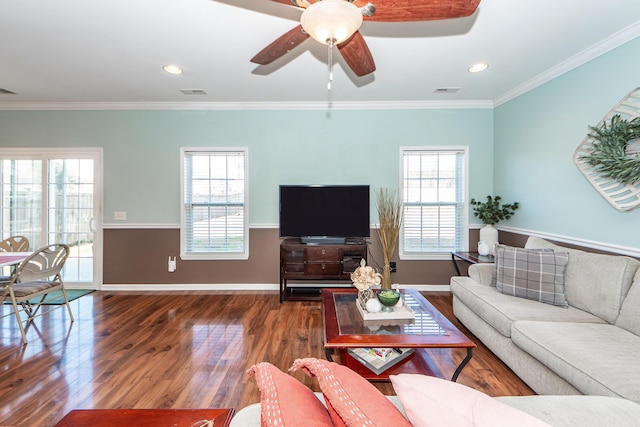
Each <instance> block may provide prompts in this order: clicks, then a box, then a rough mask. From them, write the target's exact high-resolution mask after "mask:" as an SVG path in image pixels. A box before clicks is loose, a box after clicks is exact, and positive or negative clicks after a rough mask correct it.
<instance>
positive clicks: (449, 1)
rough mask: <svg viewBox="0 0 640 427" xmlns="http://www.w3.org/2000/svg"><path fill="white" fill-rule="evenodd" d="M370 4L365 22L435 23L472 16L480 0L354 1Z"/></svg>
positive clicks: (357, 3) (362, 4)
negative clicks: (370, 9)
mask: <svg viewBox="0 0 640 427" xmlns="http://www.w3.org/2000/svg"><path fill="white" fill-rule="evenodd" d="M276 1H278V0H276ZM367 3H372V4H374V5H375V7H376V12H375V13H374V14H373V16H365V17H364V19H365V20H367V21H382V22H407V21H435V20H438V19H450V18H462V17H465V16H469V15H472V14H473V12H475V11H476V9H477V8H478V4H480V0H355V1H354V4H355V5H356V6H358V7H363V6H365V5H366V4H367Z"/></svg>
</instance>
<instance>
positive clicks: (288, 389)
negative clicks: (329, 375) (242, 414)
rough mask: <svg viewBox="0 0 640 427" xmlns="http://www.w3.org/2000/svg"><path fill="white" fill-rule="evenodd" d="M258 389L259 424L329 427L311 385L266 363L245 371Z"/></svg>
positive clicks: (321, 405) (326, 417)
mask: <svg viewBox="0 0 640 427" xmlns="http://www.w3.org/2000/svg"><path fill="white" fill-rule="evenodd" d="M247 374H248V375H249V376H251V377H255V379H256V383H257V384H258V388H259V389H260V410H261V414H260V419H261V423H262V426H263V427H265V426H266V427H276V426H277V427H283V426H286V427H333V422H332V421H331V417H330V416H329V412H327V409H326V408H325V407H324V405H323V404H322V402H321V401H320V400H319V399H318V398H317V397H316V395H315V394H314V393H313V392H312V391H311V389H310V388H309V387H307V386H305V385H304V384H302V383H301V382H300V381H298V380H297V379H295V378H293V377H292V376H291V375H287V374H285V373H284V372H282V371H280V370H279V369H278V368H276V367H275V366H273V365H272V364H270V363H267V362H263V363H258V364H257V365H253V366H252V367H251V368H249V370H248V371H247Z"/></svg>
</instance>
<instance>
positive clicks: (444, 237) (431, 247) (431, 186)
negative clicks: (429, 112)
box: [400, 147, 468, 259]
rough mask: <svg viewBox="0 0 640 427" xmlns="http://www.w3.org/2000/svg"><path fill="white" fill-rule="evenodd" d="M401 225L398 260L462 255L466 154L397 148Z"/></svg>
mask: <svg viewBox="0 0 640 427" xmlns="http://www.w3.org/2000/svg"><path fill="white" fill-rule="evenodd" d="M401 154H402V155H401V157H402V164H401V169H402V170H401V176H402V178H401V179H402V182H401V187H402V202H403V209H404V219H403V224H402V230H401V236H400V256H401V257H402V258H405V259H411V258H415V259H424V258H444V256H445V254H446V256H449V254H450V253H451V252H452V251H456V250H465V248H466V247H467V246H468V233H467V231H466V230H467V227H466V225H467V224H466V222H467V204H466V200H467V179H466V159H467V149H466V148H452V147H445V148H433V147H429V148H414V147H412V148H401Z"/></svg>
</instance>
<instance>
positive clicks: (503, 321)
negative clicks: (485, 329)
mask: <svg viewBox="0 0 640 427" xmlns="http://www.w3.org/2000/svg"><path fill="white" fill-rule="evenodd" d="M450 287H451V292H452V293H453V294H454V295H455V296H456V297H457V298H458V299H459V300H460V301H461V302H463V303H464V304H465V305H466V306H467V307H469V309H471V310H472V311H473V312H474V313H476V314H477V315H478V316H480V317H481V318H482V319H483V320H484V321H485V322H487V323H489V324H490V325H491V326H492V327H493V328H494V329H496V330H498V331H499V332H500V333H501V334H502V335H504V336H505V337H507V338H508V337H510V336H511V325H512V324H513V322H515V321H517V320H553V321H556V322H594V323H605V322H604V321H603V320H602V319H600V318H598V317H597V316H594V315H592V314H590V313H587V312H585V311H582V310H578V309H577V308H575V307H569V308H562V307H556V306H553V305H550V304H544V303H541V302H538V301H533V300H528V299H523V298H516V297H513V296H510V295H504V294H501V293H500V292H498V291H497V290H496V289H495V288H492V287H490V286H486V285H480V284H479V283H478V282H476V281H475V280H473V279H471V278H469V277H463V276H460V277H452V278H451V281H450Z"/></svg>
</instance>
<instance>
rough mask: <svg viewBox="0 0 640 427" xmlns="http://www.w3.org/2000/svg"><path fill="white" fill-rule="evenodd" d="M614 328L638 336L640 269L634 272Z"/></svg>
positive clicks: (639, 332) (639, 334) (639, 328)
mask: <svg viewBox="0 0 640 427" xmlns="http://www.w3.org/2000/svg"><path fill="white" fill-rule="evenodd" d="M616 326H620V327H621V328H625V329H626V330H627V331H629V332H633V333H634V334H636V335H638V336H640V269H638V271H637V272H636V276H635V278H634V279H633V284H632V285H631V288H630V289H629V293H628V294H627V297H626V298H625V299H624V303H623V304H622V310H620V316H618V319H617V320H616Z"/></svg>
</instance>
